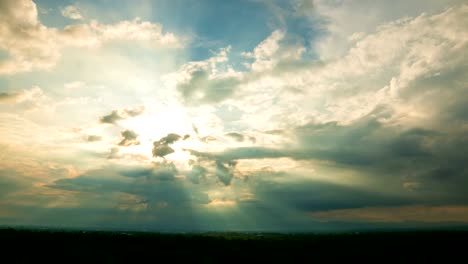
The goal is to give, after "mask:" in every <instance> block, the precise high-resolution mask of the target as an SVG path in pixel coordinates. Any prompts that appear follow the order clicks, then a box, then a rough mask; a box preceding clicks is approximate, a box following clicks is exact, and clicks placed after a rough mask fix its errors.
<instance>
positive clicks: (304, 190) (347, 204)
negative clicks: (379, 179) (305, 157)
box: [252, 172, 420, 212]
mask: <svg viewBox="0 0 468 264" xmlns="http://www.w3.org/2000/svg"><path fill="white" fill-rule="evenodd" d="M268 173H271V172H268ZM281 174H282V175H281V177H285V178H287V177H291V175H289V174H288V173H281ZM252 177H256V175H252ZM256 178H257V183H256V184H255V186H254V192H255V195H256V197H257V199H258V200H259V201H263V202H266V203H273V204H277V205H281V207H284V208H294V209H296V210H299V211H303V212H314V211H327V210H334V209H345V208H359V207H366V206H369V207H372V206H401V205H408V204H413V203H418V202H420V201H419V199H416V198H414V197H411V196H410V195H407V196H398V195H389V194H382V193H379V192H372V191H371V190H363V189H360V188H356V187H352V186H345V185H337V184H333V183H326V182H320V181H314V180H300V181H296V182H291V181H289V182H287V181H286V182H282V184H277V182H275V181H270V180H269V179H268V178H267V177H265V178H263V179H260V180H259V179H258V177H256Z"/></svg>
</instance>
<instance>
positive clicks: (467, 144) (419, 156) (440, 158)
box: [189, 107, 468, 205]
mask: <svg viewBox="0 0 468 264" xmlns="http://www.w3.org/2000/svg"><path fill="white" fill-rule="evenodd" d="M392 114H393V113H392V110H391V109H389V108H387V107H378V108H376V109H375V110H374V111H373V112H371V113H370V114H368V115H366V116H364V117H362V118H361V119H359V120H357V121H355V122H353V123H351V124H347V125H343V124H339V123H337V122H328V123H310V124H307V125H304V126H300V127H297V128H294V129H291V130H290V131H289V132H288V134H287V135H285V136H289V135H291V136H293V137H294V139H295V141H296V144H294V145H293V146H290V145H278V146H277V147H275V148H265V147H242V148H231V149H226V150H224V151H222V152H212V153H209V152H198V151H194V150H189V152H190V153H191V154H192V155H194V156H197V157H199V158H203V159H207V160H212V161H217V162H230V161H235V160H243V159H263V158H280V157H288V158H291V159H295V160H298V161H307V160H313V161H325V162H326V163H325V164H328V165H327V166H331V167H334V168H341V169H342V170H350V171H354V172H355V173H357V174H359V175H363V176H365V177H370V178H374V179H375V181H377V182H381V183H382V184H388V183H389V182H393V183H398V182H399V184H400V188H401V189H402V192H404V191H409V189H411V191H413V192H415V193H418V195H421V197H424V199H427V202H428V203H429V204H430V203H431V202H433V203H436V202H438V201H439V202H440V201H445V202H450V203H455V204H458V203H465V202H468V195H467V194H466V190H465V189H466V186H467V185H468V166H467V164H468V155H467V153H466V149H468V136H467V134H466V133H463V129H462V128H463V126H459V127H458V126H457V124H460V123H456V122H453V123H452V121H451V122H450V123H447V122H445V126H444V122H442V121H441V127H440V128H437V127H432V128H431V129H429V128H424V127H418V126H415V127H402V126H389V125H387V124H386V123H384V122H382V121H381V120H385V118H387V117H389V116H391V115H392ZM459 121H460V120H459ZM219 168H221V171H222V167H220V166H219ZM228 179H229V178H228V177H224V178H222V177H221V178H220V180H221V181H222V182H228ZM404 188H408V190H404ZM436 196H439V197H436ZM364 200H365V199H362V201H363V203H362V205H364ZM369 203H372V202H371V201H369Z"/></svg>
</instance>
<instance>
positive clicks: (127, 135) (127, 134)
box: [119, 130, 140, 146]
mask: <svg viewBox="0 0 468 264" xmlns="http://www.w3.org/2000/svg"><path fill="white" fill-rule="evenodd" d="M120 134H121V135H122V137H123V139H122V140H121V141H120V142H119V146H132V145H139V144H140V142H139V141H138V140H137V138H138V135H137V134H136V133H135V132H134V131H132V130H125V131H122V132H121V133H120Z"/></svg>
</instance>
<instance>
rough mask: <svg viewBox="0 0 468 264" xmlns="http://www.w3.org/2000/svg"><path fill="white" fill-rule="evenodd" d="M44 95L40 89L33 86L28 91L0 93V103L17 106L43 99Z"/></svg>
mask: <svg viewBox="0 0 468 264" xmlns="http://www.w3.org/2000/svg"><path fill="white" fill-rule="evenodd" d="M43 97H44V94H43V91H42V89H41V88H39V87H38V86H34V87H32V88H31V89H29V90H23V91H20V92H11V93H7V92H2V93H0V103H10V104H18V103H24V102H31V103H32V102H34V101H40V100H41V99H43Z"/></svg>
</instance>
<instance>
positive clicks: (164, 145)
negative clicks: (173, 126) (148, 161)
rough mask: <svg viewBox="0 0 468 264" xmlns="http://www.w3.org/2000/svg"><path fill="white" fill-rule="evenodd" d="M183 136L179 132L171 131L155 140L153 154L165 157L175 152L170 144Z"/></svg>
mask: <svg viewBox="0 0 468 264" xmlns="http://www.w3.org/2000/svg"><path fill="white" fill-rule="evenodd" d="M181 138H182V137H181V136H179V135H177V134H174V133H170V134H168V135H167V136H165V137H162V138H161V139H160V140H158V141H155V142H153V156H154V157H161V158H164V156H166V155H169V154H171V153H173V152H174V149H172V148H171V147H170V146H169V145H171V144H173V143H175V142H176V141H178V140H179V139H181Z"/></svg>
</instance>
